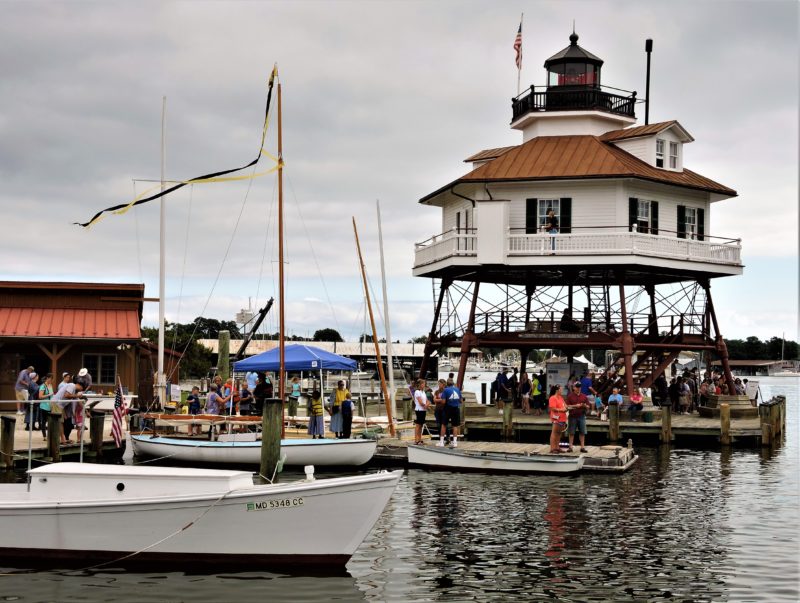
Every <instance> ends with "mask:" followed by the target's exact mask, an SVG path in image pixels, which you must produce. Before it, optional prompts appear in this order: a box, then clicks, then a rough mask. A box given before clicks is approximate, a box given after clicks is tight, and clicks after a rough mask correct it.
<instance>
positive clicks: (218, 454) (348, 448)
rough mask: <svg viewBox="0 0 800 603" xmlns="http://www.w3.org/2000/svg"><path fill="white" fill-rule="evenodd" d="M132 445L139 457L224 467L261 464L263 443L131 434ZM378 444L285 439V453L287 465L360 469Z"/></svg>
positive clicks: (351, 441) (282, 446) (283, 441)
mask: <svg viewBox="0 0 800 603" xmlns="http://www.w3.org/2000/svg"><path fill="white" fill-rule="evenodd" d="M242 435H245V434H242ZM253 435H255V434H253ZM131 442H132V444H133V452H134V454H135V455H137V456H149V457H157V458H165V459H167V460H174V461H181V462H188V463H212V464H224V465H258V464H259V463H260V462H261V440H251V441H238V440H234V441H217V442H211V441H209V440H192V439H182V438H168V437H162V436H157V437H152V436H149V435H131ZM377 445H378V443H377V442H376V441H375V440H365V439H346V440H334V439H324V440H319V439H318V440H314V439H283V440H281V454H282V455H285V456H286V460H285V461H284V465H299V466H305V465H317V466H329V467H358V466H360V465H363V464H365V463H367V462H369V460H370V459H371V458H372V457H373V456H374V454H375V450H376V448H377Z"/></svg>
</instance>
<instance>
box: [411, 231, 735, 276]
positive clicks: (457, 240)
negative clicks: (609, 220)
mask: <svg viewBox="0 0 800 603" xmlns="http://www.w3.org/2000/svg"><path fill="white" fill-rule="evenodd" d="M507 240H508V244H507V247H506V254H507V256H509V257H524V256H544V255H553V254H555V255H592V256H599V255H620V254H629V255H641V256H645V257H658V258H666V259H675V260H686V261H694V262H708V263H714V264H728V265H736V266H738V265H741V252H742V247H741V245H740V244H739V242H738V241H730V242H725V243H719V242H711V241H698V240H695V239H681V238H678V237H677V236H675V235H674V234H673V235H666V234H664V235H653V234H647V233H641V232H611V231H605V232H604V231H599V232H581V233H574V234H557V235H549V234H525V233H515V232H513V231H511V230H509V231H508V234H507ZM453 256H460V257H476V256H477V236H476V235H475V234H473V233H469V234H463V233H457V232H456V230H455V229H452V230H449V231H447V232H444V233H442V234H440V235H436V236H434V237H431V238H430V239H428V240H427V241H425V242H423V243H417V244H416V246H415V255H414V267H421V266H425V265H428V264H432V263H434V262H438V261H441V260H444V259H446V258H449V257H453Z"/></svg>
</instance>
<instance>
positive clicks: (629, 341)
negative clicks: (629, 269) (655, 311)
mask: <svg viewBox="0 0 800 603" xmlns="http://www.w3.org/2000/svg"><path fill="white" fill-rule="evenodd" d="M619 305H620V310H621V311H622V336H621V344H622V360H623V362H624V363H625V390H626V392H625V393H626V394H628V395H629V396H630V395H631V394H632V393H633V361H632V359H633V336H632V335H631V333H630V331H629V330H628V312H627V309H626V307H625V284H624V283H623V282H620V284H619Z"/></svg>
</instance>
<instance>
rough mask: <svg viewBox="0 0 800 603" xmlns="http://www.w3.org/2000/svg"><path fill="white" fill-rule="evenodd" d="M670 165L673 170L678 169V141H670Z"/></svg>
mask: <svg viewBox="0 0 800 603" xmlns="http://www.w3.org/2000/svg"><path fill="white" fill-rule="evenodd" d="M669 167H670V169H671V170H677V169H678V143H677V142H670V143H669Z"/></svg>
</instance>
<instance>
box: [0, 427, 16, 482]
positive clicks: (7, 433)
mask: <svg viewBox="0 0 800 603" xmlns="http://www.w3.org/2000/svg"><path fill="white" fill-rule="evenodd" d="M16 429H17V418H16V417H6V416H3V417H2V427H0V450H1V451H2V453H3V463H2V464H3V466H4V467H5V468H6V469H13V468H14V432H15V431H16Z"/></svg>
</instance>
